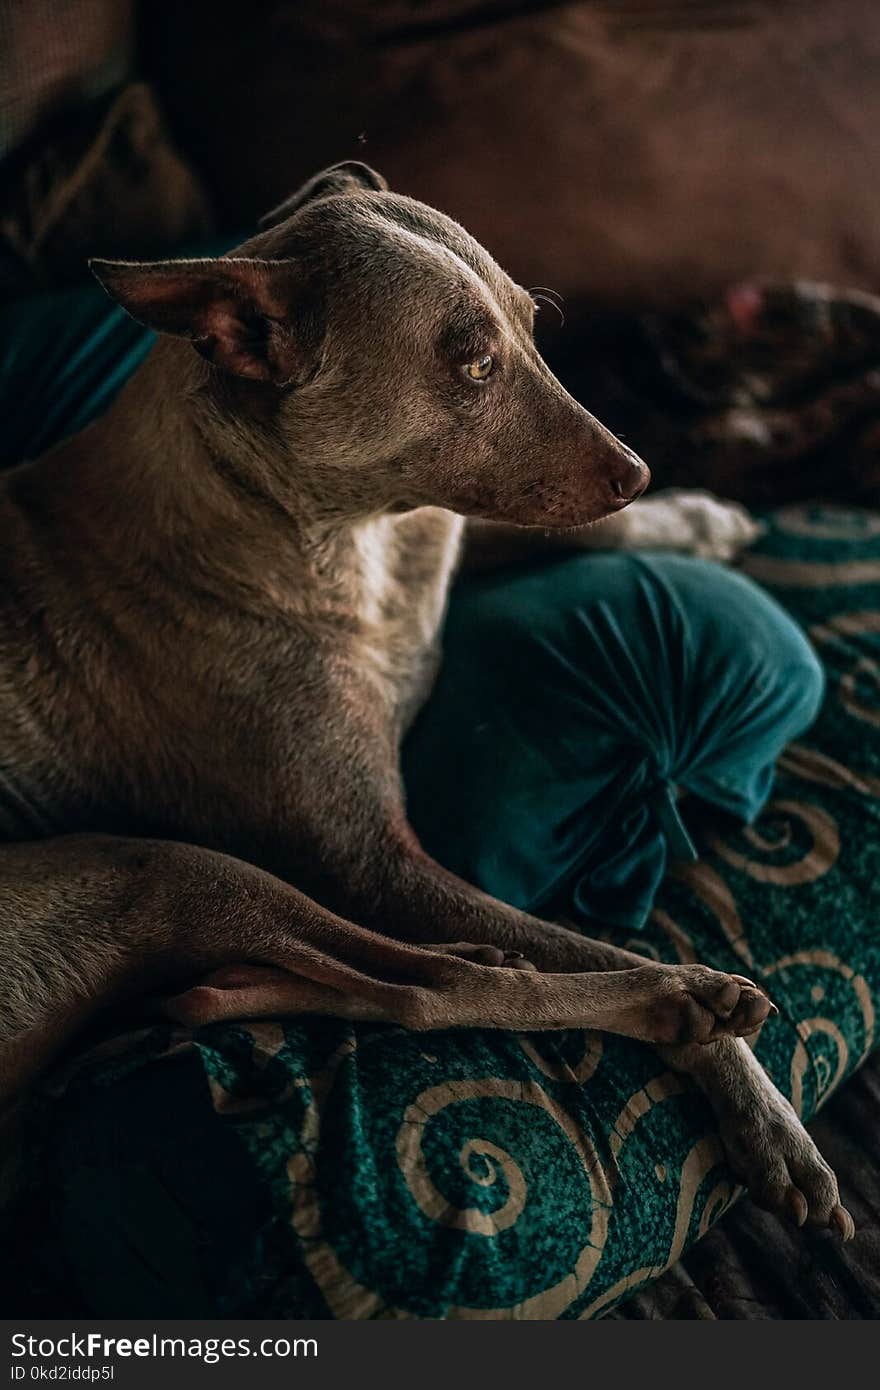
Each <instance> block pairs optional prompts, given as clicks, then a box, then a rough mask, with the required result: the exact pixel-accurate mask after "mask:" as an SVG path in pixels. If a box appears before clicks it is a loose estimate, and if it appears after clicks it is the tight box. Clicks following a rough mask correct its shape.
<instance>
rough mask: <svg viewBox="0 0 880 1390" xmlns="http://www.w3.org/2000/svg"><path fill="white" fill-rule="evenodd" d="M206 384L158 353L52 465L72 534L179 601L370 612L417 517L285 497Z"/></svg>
mask: <svg viewBox="0 0 880 1390" xmlns="http://www.w3.org/2000/svg"><path fill="white" fill-rule="evenodd" d="M208 371H209V368H207V366H205V365H204V364H203V363H201V361H200V360H199V358H198V357H197V356H196V355H195V354H194V353H193V352H192V350H191V348H189V346H188V345H185V344H182V343H177V342H168V341H162V342H160V344H158V345H157V347H156V348H155V349H154V351H153V352H152V353H151V355H150V357H149V358H148V359H147V362H146V363H145V364H144V366H143V367H142V368H141V369H140V371H139V372H138V373H137V375H136V376H135V377H134V378H133V380H132V381H131V382H130V383H129V384H128V386H127V387H126V388H125V389H124V390H123V392H122V393H121V394H120V396H119V397H118V398H117V400H116V402H115V403H114V405H113V406H112V407H111V409H110V411H109V412H108V413H107V415H106V416H104V417H103V418H102V419H101V420H99V421H98V422H97V423H96V424H94V425H93V426H91V427H90V428H89V429H88V430H87V431H85V432H84V433H83V434H82V435H79V436H77V437H76V438H75V439H73V440H71V441H70V442H69V443H68V444H67V445H64V446H62V447H61V449H59V450H56V451H54V453H53V455H49V456H47V458H48V459H53V460H54V467H55V470H56V476H55V479H54V480H53V489H54V490H55V491H56V496H57V505H58V506H59V507H64V509H65V520H66V525H67V527H68V528H70V527H71V525H72V526H73V527H75V529H76V530H77V531H78V532H79V535H80V537H81V539H82V541H83V542H84V545H83V549H84V550H85V551H87V552H88V554H89V556H91V557H92V559H93V561H94V563H96V564H99V565H103V567H104V568H118V567H123V568H125V569H127V570H128V571H129V572H130V573H132V574H136V573H138V572H139V573H141V574H146V573H149V575H150V576H151V581H152V582H155V580H156V578H157V577H162V576H164V578H165V580H166V582H167V583H169V584H173V585H174V587H175V589H176V591H177V592H178V594H182V593H185V591H186V589H187V588H188V587H192V588H194V589H196V590H198V591H199V592H200V593H203V594H204V593H211V594H213V595H214V596H216V597H217V598H221V599H223V600H224V601H227V602H232V603H233V604H235V605H236V606H237V607H239V608H241V609H251V610H254V611H259V612H264V613H265V612H267V611H269V610H275V611H278V610H279V609H282V610H285V611H287V612H294V613H301V614H304V615H305V614H309V613H317V612H326V611H327V610H328V608H332V609H338V610H339V611H340V612H342V611H346V610H347V611H348V612H354V611H357V610H358V609H360V608H361V606H362V604H366V605H367V606H369V604H370V603H371V601H372V597H373V591H374V590H375V587H376V569H377V563H378V557H379V555H380V554H381V553H382V552H383V551H385V550H387V549H388V546H389V543H390V542H391V541H392V539H393V537H394V535H395V532H396V531H397V530H398V529H399V528H401V527H405V526H406V525H407V523H408V521H409V520H410V518H411V517H412V516H413V514H412V513H409V514H402V515H391V514H388V513H384V514H383V513H379V512H373V513H357V514H354V515H352V514H340V513H336V512H334V510H333V507H332V501H331V502H330V503H329V504H328V500H327V499H326V498H316V497H313V496H311V495H310V492H309V488H308V484H307V478H306V475H304V478H303V486H302V487H299V486H298V487H297V490H296V493H295V494H291V493H290V491H289V489H288V488H284V489H282V488H280V487H277V486H275V476H274V474H273V468H272V465H271V461H270V462H269V463H268V464H267V462H266V458H265V457H264V455H263V452H262V443H263V441H262V440H261V437H260V434H259V433H251V432H245V431H242V430H241V429H240V427H239V428H238V429H236V427H235V424H234V423H233V426H232V427H231V428H229V429H228V430H227V429H225V428H224V427H223V425H221V424H219V423H218V415H217V412H216V411H215V410H213V409H212V406H211V402H210V397H209V396H205V395H204V394H203V391H204V385H205V381H206V377H207V373H208ZM231 418H232V420H233V422H234V421H235V416H234V414H231ZM258 429H259V426H258ZM270 447H271V441H267V444H266V449H267V452H269V451H270ZM288 467H289V469H290V471H291V473H292V474H293V475H294V476H296V474H297V469H296V462H295V461H290V462H289V464H288ZM294 498H295V500H294ZM450 521H452V518H451V517H450Z"/></svg>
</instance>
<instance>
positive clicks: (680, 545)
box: [625, 488, 762, 561]
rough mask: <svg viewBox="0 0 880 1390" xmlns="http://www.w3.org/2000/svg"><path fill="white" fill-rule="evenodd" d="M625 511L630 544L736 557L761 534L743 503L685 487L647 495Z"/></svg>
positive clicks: (702, 555) (725, 558)
mask: <svg viewBox="0 0 880 1390" xmlns="http://www.w3.org/2000/svg"><path fill="white" fill-rule="evenodd" d="M625 515H627V516H629V517H630V518H631V520H630V527H631V532H632V534H630V535H628V537H627V543H628V544H631V545H637V546H639V547H651V546H656V547H658V548H662V549H666V550H677V551H681V552H682V553H683V554H687V555H696V556H698V557H699V558H700V559H703V560H720V561H730V560H733V559H735V558H736V556H737V555H738V554H739V553H740V551H742V550H745V549H746V548H747V547H748V546H750V545H753V544H754V542H755V541H756V540H757V539H758V537H759V536H760V535H761V532H762V527H761V526H760V524H759V523H758V522H757V521H755V520H754V518H753V517H752V516H750V515H749V513H748V512H747V511H746V509H745V507H741V506H740V505H739V503H738V502H722V501H721V500H720V499H719V498H717V497H713V496H712V494H711V493H709V492H691V491H688V490H686V489H682V490H679V489H677V488H676V489H670V490H669V491H667V492H661V493H658V495H657V496H656V497H647V498H645V499H644V500H643V501H641V502H637V503H635V505H634V506H633V507H632V508H631V509H630V511H629V512H628V513H625Z"/></svg>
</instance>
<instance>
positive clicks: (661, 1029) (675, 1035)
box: [644, 965, 778, 1043]
mask: <svg viewBox="0 0 880 1390" xmlns="http://www.w3.org/2000/svg"><path fill="white" fill-rule="evenodd" d="M775 1013H778V1009H777V1008H776V1005H775V1004H773V1003H771V1001H770V999H769V998H768V997H767V995H766V994H765V993H764V991H763V990H762V989H761V988H760V986H759V985H756V984H755V983H754V981H752V980H747V979H746V977H745V976H744V975H727V974H725V973H724V972H722V971H720V970H711V969H710V968H709V967H708V966H706V965H673V966H666V967H660V973H659V977H658V978H657V980H656V983H655V984H654V986H653V988H652V997H651V999H650V1002H649V1005H648V1009H647V1012H646V1016H645V1017H646V1027H647V1032H646V1034H644V1036H645V1039H646V1041H648V1042H657V1043H710V1042H715V1041H716V1040H717V1039H718V1038H724V1037H745V1036H747V1035H748V1034H749V1033H754V1032H755V1031H756V1030H757V1029H758V1028H760V1026H761V1024H762V1023H763V1022H764V1020H765V1019H766V1018H767V1017H768V1016H769V1015H770V1014H775Z"/></svg>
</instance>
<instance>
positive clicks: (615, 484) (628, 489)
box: [610, 444, 651, 502]
mask: <svg viewBox="0 0 880 1390" xmlns="http://www.w3.org/2000/svg"><path fill="white" fill-rule="evenodd" d="M612 467H613V472H612V474H611V479H610V481H611V491H612V492H613V493H614V496H615V498H617V500H618V501H620V502H632V500H633V499H634V498H635V497H638V496H639V495H640V494H641V493H643V492H644V490H645V488H646V487H647V486H648V483H649V482H650V481H651V472H650V469H649V468H648V465H647V464H646V463H643V462H642V460H641V459H640V458H639V456H638V454H634V453H633V451H632V449H628V448H627V447H626V445H625V444H621V445H620V454H619V456H618V458H617V459H616V460H615V462H614V464H613V465H612Z"/></svg>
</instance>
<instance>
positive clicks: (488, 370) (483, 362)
mask: <svg viewBox="0 0 880 1390" xmlns="http://www.w3.org/2000/svg"><path fill="white" fill-rule="evenodd" d="M494 366H495V360H494V358H492V357H490V356H489V354H488V352H487V353H486V355H485V357H475V358H474V360H473V362H468V364H467V367H466V368H465V371H466V372H467V374H468V376H469V377H470V378H471V380H472V381H485V380H486V377H487V376H491V375H492V368H493V367H494Z"/></svg>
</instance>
